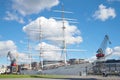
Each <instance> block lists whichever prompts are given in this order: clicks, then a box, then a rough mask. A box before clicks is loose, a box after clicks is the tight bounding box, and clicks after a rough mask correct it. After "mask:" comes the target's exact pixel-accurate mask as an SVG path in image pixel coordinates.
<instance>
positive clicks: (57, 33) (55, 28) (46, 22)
mask: <svg viewBox="0 0 120 80" xmlns="http://www.w3.org/2000/svg"><path fill="white" fill-rule="evenodd" d="M39 24H41V30H42V38H43V39H46V40H51V41H54V42H55V41H56V42H58V41H60V42H61V40H63V37H62V35H63V30H62V22H61V21H56V20H55V19H53V18H49V19H47V18H45V17H39V18H37V19H36V20H35V21H32V22H31V23H30V24H28V25H26V26H24V27H23V30H24V32H25V33H26V34H27V35H28V36H29V37H30V38H31V39H34V40H35V39H36V40H38V39H39V36H40V33H39V32H40V30H39V28H40V25H39ZM65 26H66V29H65V36H66V37H65V39H66V43H67V44H75V43H81V42H82V41H83V40H82V37H81V36H80V31H79V30H78V29H77V27H76V26H74V25H70V24H69V23H68V22H67V21H66V23H65Z"/></svg>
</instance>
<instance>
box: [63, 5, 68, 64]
mask: <svg viewBox="0 0 120 80" xmlns="http://www.w3.org/2000/svg"><path fill="white" fill-rule="evenodd" d="M64 21H65V20H64V5H63V4H62V23H63V26H62V30H63V55H64V63H65V65H67V60H66V56H67V53H66V40H65V29H66V27H65V24H64V23H65V22H64Z"/></svg>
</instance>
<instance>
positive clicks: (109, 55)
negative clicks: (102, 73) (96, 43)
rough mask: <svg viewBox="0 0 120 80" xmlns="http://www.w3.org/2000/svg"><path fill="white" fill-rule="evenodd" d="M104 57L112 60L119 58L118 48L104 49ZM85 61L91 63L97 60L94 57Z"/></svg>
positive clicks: (119, 50) (119, 48)
mask: <svg viewBox="0 0 120 80" xmlns="http://www.w3.org/2000/svg"><path fill="white" fill-rule="evenodd" d="M96 54H97V53H96ZM105 55H106V56H107V57H106V59H109V58H113V57H114V56H117V57H120V46H116V47H114V48H109V47H108V48H106V50H105ZM86 60H87V61H90V62H93V61H95V60H97V58H96V56H93V57H91V58H89V59H86Z"/></svg>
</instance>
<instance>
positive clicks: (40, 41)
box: [39, 20, 43, 69]
mask: <svg viewBox="0 0 120 80" xmlns="http://www.w3.org/2000/svg"><path fill="white" fill-rule="evenodd" d="M39 31H40V32H39V43H40V63H41V68H42V69H43V59H42V29H41V21H40V20H39Z"/></svg>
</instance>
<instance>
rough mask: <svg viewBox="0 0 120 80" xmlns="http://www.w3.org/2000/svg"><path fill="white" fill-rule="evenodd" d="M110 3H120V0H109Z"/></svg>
mask: <svg viewBox="0 0 120 80" xmlns="http://www.w3.org/2000/svg"><path fill="white" fill-rule="evenodd" d="M107 1H108V2H120V0H107Z"/></svg>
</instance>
